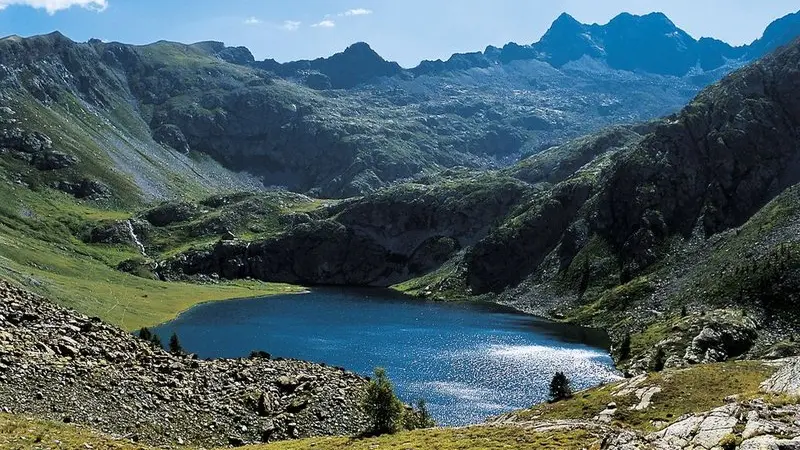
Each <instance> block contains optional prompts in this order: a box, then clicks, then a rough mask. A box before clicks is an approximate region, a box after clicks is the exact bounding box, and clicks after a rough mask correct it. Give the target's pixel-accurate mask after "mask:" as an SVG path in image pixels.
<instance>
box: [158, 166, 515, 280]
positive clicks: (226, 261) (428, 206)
mask: <svg viewBox="0 0 800 450" xmlns="http://www.w3.org/2000/svg"><path fill="white" fill-rule="evenodd" d="M487 184H488V186H489V187H487ZM527 193H528V187H527V186H526V185H525V184H524V183H522V182H519V181H518V180H515V179H512V178H507V177H499V176H495V175H492V176H485V177H483V178H481V177H478V178H474V179H473V178H462V176H460V175H454V176H453V178H451V179H446V180H444V181H443V182H441V183H434V182H432V183H431V184H427V185H423V184H419V185H407V186H399V187H397V188H390V189H386V190H382V191H379V192H376V193H374V194H372V195H370V196H368V197H366V198H363V199H357V200H354V201H351V202H346V203H343V204H341V205H339V206H337V207H335V208H331V209H330V210H329V211H328V212H327V214H328V215H329V216H330V217H329V218H324V219H312V218H311V217H309V216H307V215H306V216H299V217H298V216H297V215H294V216H291V217H289V218H287V219H285V220H286V221H287V222H290V223H291V226H292V227H291V229H290V230H289V231H287V232H286V233H284V234H282V235H280V236H277V237H275V238H272V239H268V240H265V241H261V242H252V243H246V242H239V241H226V242H219V243H218V244H217V245H215V246H214V247H213V248H210V249H205V250H195V251H189V252H186V253H184V254H182V255H179V256H178V257H177V258H174V259H172V260H169V261H166V262H165V263H164V264H163V265H162V267H163V276H164V277H165V278H169V279H172V278H180V277H181V276H184V275H188V276H195V275H206V276H208V275H212V274H217V275H219V276H221V277H224V278H244V277H252V278H256V279H260V280H265V281H282V282H291V283H310V284H336V285H368V286H388V285H391V284H393V283H397V282H400V281H404V280H406V279H409V278H411V277H414V276H419V275H422V274H425V273H427V272H429V271H430V270H432V269H435V268H437V267H439V266H440V265H441V264H443V263H444V262H445V261H447V260H448V259H450V258H451V257H452V256H453V255H454V254H455V253H456V252H458V251H459V250H460V249H461V248H464V247H465V246H468V245H471V244H473V243H475V242H477V241H478V240H479V239H480V238H481V237H483V236H485V235H486V233H487V232H488V231H489V229H490V228H491V225H492V221H493V220H494V218H495V217H498V216H502V215H504V214H506V213H507V212H508V211H509V210H510V209H511V208H513V207H514V206H515V205H516V204H517V203H518V202H519V201H520V200H521V199H522V198H523V197H524V196H525V195H526V194H527Z"/></svg>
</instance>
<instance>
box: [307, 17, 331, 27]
mask: <svg viewBox="0 0 800 450" xmlns="http://www.w3.org/2000/svg"><path fill="white" fill-rule="evenodd" d="M311 26H312V27H314V28H333V27H335V26H336V22H334V21H332V20H330V19H325V20H323V21H322V22H319V23H315V24H314V25H311Z"/></svg>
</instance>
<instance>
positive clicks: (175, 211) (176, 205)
mask: <svg viewBox="0 0 800 450" xmlns="http://www.w3.org/2000/svg"><path fill="white" fill-rule="evenodd" d="M198 213H199V209H198V207H197V205H195V204H192V203H188V202H166V203H163V204H161V205H159V206H157V207H155V208H152V209H150V210H148V211H146V212H145V213H144V218H145V219H147V221H148V222H150V223H151V224H152V225H154V226H157V227H164V226H167V225H172V224H175V223H179V222H186V221H188V220H190V219H192V218H193V217H196V216H197V215H198Z"/></svg>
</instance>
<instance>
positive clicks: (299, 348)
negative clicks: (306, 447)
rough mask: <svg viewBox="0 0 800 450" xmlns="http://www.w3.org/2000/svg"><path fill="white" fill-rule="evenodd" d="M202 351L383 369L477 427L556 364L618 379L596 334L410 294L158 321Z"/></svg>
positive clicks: (573, 375) (439, 413)
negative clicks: (253, 353)
mask: <svg viewBox="0 0 800 450" xmlns="http://www.w3.org/2000/svg"><path fill="white" fill-rule="evenodd" d="M154 331H156V332H157V333H158V334H159V335H160V336H161V338H162V340H163V341H164V342H167V340H168V339H169V336H170V335H171V333H172V332H177V333H178V336H179V337H180V340H181V343H182V344H183V347H184V348H185V349H186V350H187V351H189V352H192V353H196V354H197V355H198V356H200V357H201V358H218V357H225V358H235V357H243V356H247V355H249V353H250V352H251V351H253V350H263V351H266V352H269V353H271V354H272V356H273V357H286V358H296V359H304V360H309V361H315V362H324V363H327V364H329V365H333V366H342V367H345V368H347V369H349V370H352V371H355V372H357V373H361V374H363V375H370V374H371V372H372V369H373V368H374V367H385V368H386V369H387V371H388V373H389V376H390V378H391V379H392V381H393V382H394V383H395V386H396V390H397V393H398V395H399V396H400V398H401V399H403V400H404V401H407V402H412V401H415V400H416V399H418V398H425V399H426V400H427V402H428V406H429V408H430V410H431V413H432V414H433V416H434V417H435V418H436V420H437V422H438V423H439V424H442V425H463V424H468V423H475V422H480V421H483V420H484V419H486V418H487V417H489V416H491V415H496V414H499V413H502V412H505V411H509V410H512V409H518V408H525V407H529V406H531V405H533V404H535V403H539V402H541V401H544V400H545V399H546V396H547V390H548V385H549V382H550V379H551V378H552V376H553V374H554V373H555V372H556V371H563V372H564V373H566V374H567V376H568V377H569V378H570V380H571V382H572V384H573V388H575V389H579V388H585V387H589V386H593V385H596V384H599V383H603V382H606V381H611V380H615V379H618V378H619V374H618V373H617V372H616V371H615V370H614V368H613V366H612V361H611V358H610V357H609V356H608V352H607V350H606V348H605V347H606V345H607V342H606V337H605V336H604V335H603V334H602V333H599V332H597V331H594V330H588V329H583V328H578V327H572V326H565V325H560V324H554V323H551V322H547V321H544V320H541V319H538V318H535V317H532V316H528V315H524V314H519V313H516V312H513V311H511V310H509V309H506V308H502V307H498V306H494V305H486V304H475V303H439V302H429V301H422V300H417V299H413V298H409V297H405V296H401V295H397V294H394V293H391V292H388V291H385V290H369V289H364V290H337V289H318V290H317V289H315V290H314V291H312V292H311V293H308V294H299V295H280V296H274V297H267V298H260V299H244V300H229V301H224V302H216V303H208V304H204V305H200V306H197V307H195V308H193V309H191V310H189V311H187V312H186V313H184V314H182V315H181V316H179V317H178V318H177V319H175V320H174V321H172V322H169V323H166V324H164V325H162V326H160V327H157V328H156V329H155V330H154Z"/></svg>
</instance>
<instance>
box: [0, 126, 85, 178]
mask: <svg viewBox="0 0 800 450" xmlns="http://www.w3.org/2000/svg"><path fill="white" fill-rule="evenodd" d="M52 147H53V141H52V140H51V139H50V138H49V137H48V136H46V135H44V134H42V133H39V132H36V131H25V130H22V129H20V128H4V129H1V130H0V149H2V152H0V153H9V154H10V155H11V156H12V157H14V158H16V159H20V160H23V161H25V162H27V163H29V164H30V165H32V166H34V167H35V168H37V169H38V170H43V171H49V170H58V169H65V168H67V167H70V166H73V165H75V164H77V163H78V161H79V160H78V158H77V157H75V156H73V155H68V154H66V153H63V152H59V151H56V150H53V149H52Z"/></svg>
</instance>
